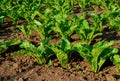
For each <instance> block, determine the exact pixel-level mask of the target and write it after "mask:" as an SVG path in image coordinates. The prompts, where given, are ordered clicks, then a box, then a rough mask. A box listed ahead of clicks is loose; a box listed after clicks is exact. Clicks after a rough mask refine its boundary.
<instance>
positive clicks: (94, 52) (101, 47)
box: [73, 40, 118, 72]
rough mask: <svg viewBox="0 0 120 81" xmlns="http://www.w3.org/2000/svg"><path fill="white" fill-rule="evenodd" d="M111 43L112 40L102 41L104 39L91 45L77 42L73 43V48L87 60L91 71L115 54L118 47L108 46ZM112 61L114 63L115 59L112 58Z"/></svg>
mask: <svg viewBox="0 0 120 81" xmlns="http://www.w3.org/2000/svg"><path fill="white" fill-rule="evenodd" d="M113 44H114V41H110V42H109V43H104V40H103V41H100V42H98V43H96V44H95V45H94V46H93V47H91V46H89V45H87V44H85V43H78V44H75V45H74V47H73V49H74V50H76V51H78V52H79V53H80V55H81V56H82V57H83V58H84V59H85V60H87V62H88V63H89V64H90V66H91V68H92V71H93V72H98V71H99V70H100V68H101V66H102V65H103V64H104V62H105V61H106V59H107V58H110V56H114V54H117V52H118V49H116V48H110V46H111V45H113ZM114 57H116V56H114ZM114 57H113V58H114ZM113 62H114V63H116V60H115V59H113Z"/></svg>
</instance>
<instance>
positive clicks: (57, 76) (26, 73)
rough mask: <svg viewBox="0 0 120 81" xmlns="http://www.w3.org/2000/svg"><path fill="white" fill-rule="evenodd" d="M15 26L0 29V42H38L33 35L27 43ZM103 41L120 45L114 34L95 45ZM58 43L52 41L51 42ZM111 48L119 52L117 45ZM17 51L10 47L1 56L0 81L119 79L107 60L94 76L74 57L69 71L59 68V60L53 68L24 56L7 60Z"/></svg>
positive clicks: (109, 33) (38, 39) (86, 65)
mask: <svg viewBox="0 0 120 81" xmlns="http://www.w3.org/2000/svg"><path fill="white" fill-rule="evenodd" d="M15 30H18V29H17V27H16V26H13V25H11V24H10V23H6V24H5V26H3V28H1V29H0V39H4V40H7V39H13V38H14V39H23V40H26V41H30V42H32V43H34V44H35V45H38V44H39V42H40V38H39V36H38V35H36V33H35V32H33V33H32V36H31V38H30V39H29V40H28V39H26V38H25V37H24V36H23V34H22V33H21V32H20V31H18V32H15ZM71 38H73V39H74V40H75V41H79V38H78V36H77V35H73V36H71ZM103 38H106V40H107V41H109V40H115V41H116V42H120V37H119V36H118V35H117V34H116V33H115V32H114V31H106V32H104V36H103V37H101V38H96V39H95V40H94V41H93V43H94V42H97V41H100V40H101V39H103ZM55 41H59V40H58V39H53V40H52V42H55ZM114 47H117V48H120V44H115V45H114ZM17 49H18V47H17V46H15V47H11V48H10V49H8V50H7V52H5V53H3V54H1V55H0V81H120V75H119V74H118V73H117V71H116V66H114V65H113V64H112V63H111V62H110V61H109V59H108V61H106V63H105V64H104V65H103V67H102V69H101V70H100V71H99V72H98V73H93V72H92V71H91V68H90V66H89V64H88V63H87V62H86V61H85V60H83V58H81V57H80V56H79V55H77V54H76V53H75V56H74V57H76V59H73V58H71V59H72V61H71V62H70V63H69V66H68V68H66V69H64V68H61V67H60V64H59V62H58V60H57V59H56V58H55V59H53V60H52V64H53V65H52V66H50V67H49V66H48V64H45V65H42V66H39V65H38V64H36V63H35V62H34V60H33V59H32V58H31V57H29V56H26V55H21V56H16V57H10V55H11V54H13V53H14V52H15V51H17Z"/></svg>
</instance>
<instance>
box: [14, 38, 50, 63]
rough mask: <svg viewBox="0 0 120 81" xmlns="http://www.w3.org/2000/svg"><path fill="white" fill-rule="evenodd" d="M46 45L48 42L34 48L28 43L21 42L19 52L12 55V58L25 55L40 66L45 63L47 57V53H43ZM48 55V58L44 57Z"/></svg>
mask: <svg viewBox="0 0 120 81" xmlns="http://www.w3.org/2000/svg"><path fill="white" fill-rule="evenodd" d="M47 45H48V40H44V41H42V42H41V43H40V46H38V47H36V46H35V45H33V44H31V43H29V42H23V43H22V44H21V45H20V47H21V50H20V51H18V52H16V53H15V54H13V55H12V56H17V55H21V54H27V55H29V56H32V57H33V58H34V59H35V61H36V62H37V63H38V64H40V65H42V64H44V63H45V62H46V59H47V58H48V57H49V54H46V53H49V52H45V50H46V48H47ZM46 55H48V56H46Z"/></svg>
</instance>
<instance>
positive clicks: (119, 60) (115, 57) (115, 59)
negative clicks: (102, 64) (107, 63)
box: [110, 54, 120, 73]
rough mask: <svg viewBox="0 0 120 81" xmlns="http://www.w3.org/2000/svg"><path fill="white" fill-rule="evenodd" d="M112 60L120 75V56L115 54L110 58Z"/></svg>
mask: <svg viewBox="0 0 120 81" xmlns="http://www.w3.org/2000/svg"><path fill="white" fill-rule="evenodd" d="M110 60H111V61H112V62H113V64H115V65H116V66H117V71H118V72H119V73H120V55H119V54H115V55H113V56H111V57H110Z"/></svg>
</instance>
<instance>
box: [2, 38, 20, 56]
mask: <svg viewBox="0 0 120 81" xmlns="http://www.w3.org/2000/svg"><path fill="white" fill-rule="evenodd" d="M20 43H21V41H20V40H7V41H6V42H5V43H3V40H0V54H1V53H3V52H5V51H6V50H7V49H8V48H9V46H12V45H17V44H20Z"/></svg>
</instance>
